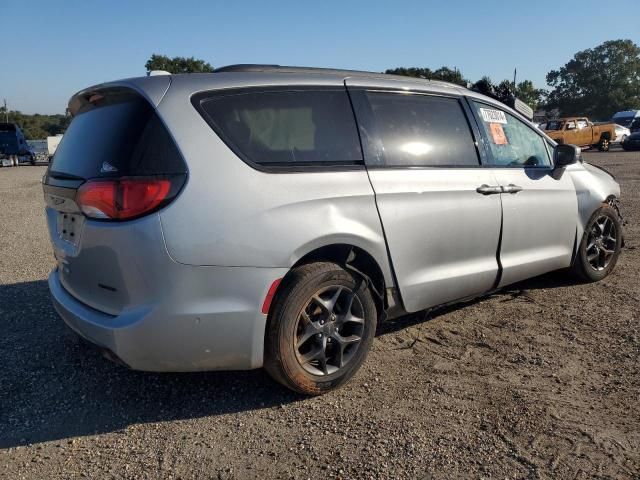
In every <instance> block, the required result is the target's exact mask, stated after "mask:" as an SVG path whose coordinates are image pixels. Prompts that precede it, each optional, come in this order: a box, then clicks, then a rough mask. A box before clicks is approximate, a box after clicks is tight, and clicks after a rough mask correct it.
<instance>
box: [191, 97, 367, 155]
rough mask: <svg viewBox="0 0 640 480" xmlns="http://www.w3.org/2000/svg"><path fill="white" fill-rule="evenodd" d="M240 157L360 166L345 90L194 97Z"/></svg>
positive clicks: (355, 131)
mask: <svg viewBox="0 0 640 480" xmlns="http://www.w3.org/2000/svg"><path fill="white" fill-rule="evenodd" d="M194 104H195V105H196V108H198V107H199V108H198V109H199V110H200V112H201V113H202V114H203V116H204V117H205V119H206V120H207V121H208V123H209V124H210V125H211V126H212V127H213V129H214V130H215V131H216V133H218V135H220V137H221V138H222V139H223V140H224V141H225V142H226V143H227V145H229V147H230V148H232V150H234V151H235V152H236V154H238V155H239V156H240V157H241V158H243V159H245V160H248V161H249V162H253V163H257V164H259V165H263V166H300V165H302V166H304V165H356V164H363V163H364V161H363V158H362V151H361V149H360V141H359V139H358V131H357V127H356V123H355V119H354V116H353V111H352V109H351V104H350V103H349V97H348V95H347V92H346V91H345V90H343V89H342V90H299V91H253V92H245V93H237V94H228V95H214V96H211V97H209V98H206V97H205V98H200V99H199V104H198V103H196V101H194Z"/></svg>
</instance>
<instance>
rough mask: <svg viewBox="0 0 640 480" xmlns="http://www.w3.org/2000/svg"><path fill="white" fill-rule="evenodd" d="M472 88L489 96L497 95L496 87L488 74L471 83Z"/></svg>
mask: <svg viewBox="0 0 640 480" xmlns="http://www.w3.org/2000/svg"><path fill="white" fill-rule="evenodd" d="M471 89H472V90H475V91H476V92H478V93H481V94H483V95H486V96H488V97H495V96H496V87H495V85H494V84H493V82H492V81H491V79H490V78H489V77H487V76H486V75H485V76H484V77H482V78H481V79H480V80H478V81H477V82H476V83H474V84H473V85H471Z"/></svg>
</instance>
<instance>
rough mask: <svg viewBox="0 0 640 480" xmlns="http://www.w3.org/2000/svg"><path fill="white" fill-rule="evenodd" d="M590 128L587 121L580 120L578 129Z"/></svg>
mask: <svg viewBox="0 0 640 480" xmlns="http://www.w3.org/2000/svg"><path fill="white" fill-rule="evenodd" d="M587 126H588V123H587V121H586V120H584V119H580V120H578V129H580V130H582V129H583V128H586V127H587Z"/></svg>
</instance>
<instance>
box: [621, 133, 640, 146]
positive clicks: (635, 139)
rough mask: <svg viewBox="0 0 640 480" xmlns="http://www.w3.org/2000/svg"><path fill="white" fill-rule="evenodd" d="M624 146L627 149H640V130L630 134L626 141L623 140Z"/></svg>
mask: <svg viewBox="0 0 640 480" xmlns="http://www.w3.org/2000/svg"><path fill="white" fill-rule="evenodd" d="M622 148H624V149H625V150H629V151H631V150H640V132H634V133H632V134H631V135H629V136H628V137H627V138H626V139H625V140H624V142H622Z"/></svg>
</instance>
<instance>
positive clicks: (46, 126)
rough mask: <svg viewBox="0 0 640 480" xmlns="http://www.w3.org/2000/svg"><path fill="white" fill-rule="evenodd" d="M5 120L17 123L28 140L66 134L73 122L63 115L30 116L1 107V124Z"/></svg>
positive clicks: (37, 114) (38, 114)
mask: <svg viewBox="0 0 640 480" xmlns="http://www.w3.org/2000/svg"><path fill="white" fill-rule="evenodd" d="M7 113H8V115H7ZM5 120H9V122H10V123H17V124H18V125H19V126H20V128H21V129H22V133H24V136H25V137H26V138H27V139H28V140H37V139H43V138H47V137H49V136H53V135H58V134H59V133H64V131H65V130H66V129H67V127H68V126H69V123H70V122H71V117H70V116H69V115H62V114H55V115H42V114H40V113H36V114H33V115H29V114H26V113H22V112H20V111H18V110H8V112H7V110H5V108H4V107H0V122H4V121H5Z"/></svg>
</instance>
